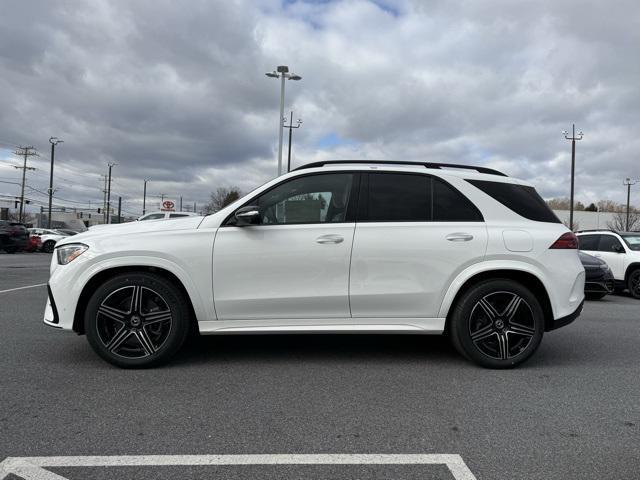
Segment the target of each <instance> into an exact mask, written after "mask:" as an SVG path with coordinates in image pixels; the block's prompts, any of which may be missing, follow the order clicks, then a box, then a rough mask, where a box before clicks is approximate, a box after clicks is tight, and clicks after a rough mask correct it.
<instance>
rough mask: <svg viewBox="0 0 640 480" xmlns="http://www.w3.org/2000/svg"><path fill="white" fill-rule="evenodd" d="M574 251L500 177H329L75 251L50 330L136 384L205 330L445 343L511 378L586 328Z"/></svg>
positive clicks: (455, 172) (75, 240)
mask: <svg viewBox="0 0 640 480" xmlns="http://www.w3.org/2000/svg"><path fill="white" fill-rule="evenodd" d="M577 248H578V242H577V239H576V237H575V235H574V234H573V233H572V232H570V231H569V230H568V229H567V227H565V226H564V225H563V224H562V223H561V222H560V220H558V218H557V217H556V216H555V215H554V214H553V212H552V211H551V210H550V209H549V207H548V206H547V204H546V203H545V202H544V200H543V199H542V198H541V197H540V196H539V195H538V193H537V192H536V190H535V188H534V187H533V186H532V185H530V184H527V183H526V182H523V181H521V180H518V179H515V178H509V177H508V176H506V175H504V174H503V173H501V172H498V171H495V170H492V169H489V168H484V167H471V166H461V165H446V164H433V163H412V162H372V161H361V162H358V161H343V162H321V163H318V164H311V165H307V166H304V167H301V168H299V169H297V170H295V171H293V172H290V173H287V174H285V175H283V176H280V177H278V178H276V179H274V180H271V181H270V182H268V183H267V184H265V185H263V186H261V187H259V188H257V189H256V190H255V191H253V192H251V193H249V194H248V195H246V196H245V197H243V198H241V199H239V200H238V201H236V202H234V203H232V204H231V205H229V206H227V207H225V208H223V209H222V210H220V211H219V212H217V213H215V214H213V215H208V216H205V217H201V216H197V217H195V216H191V215H189V216H186V217H185V218H179V219H175V220H173V221H158V222H153V221H149V222H146V221H143V222H132V223H126V224H121V225H113V226H112V228H105V229H102V230H98V231H95V232H94V231H92V230H90V231H89V232H86V233H83V234H82V235H79V236H78V237H68V238H66V239H64V240H63V241H61V242H60V244H59V245H58V246H56V249H55V250H56V254H55V255H53V258H52V261H51V276H50V278H49V289H48V295H49V301H48V304H47V307H46V310H45V314H44V322H45V323H46V324H47V325H50V326H52V327H55V328H61V329H64V330H70V331H75V332H76V333H80V334H86V335H87V339H88V341H89V343H90V345H91V346H92V348H93V349H94V351H95V352H96V353H97V354H98V355H100V356H101V357H102V358H103V359H105V360H106V361H108V362H111V363H113V364H115V365H118V366H120V367H128V368H132V367H148V366H153V365H157V364H159V363H161V362H163V361H167V360H168V359H169V358H171V356H172V355H174V354H175V353H176V352H177V351H178V349H180V347H181V346H182V345H183V343H184V341H185V338H186V337H187V334H188V332H189V331H191V329H195V328H197V329H198V330H199V332H200V333H201V334H231V333H236V334H242V333H254V334H256V333H258V334H259V333H263V334H264V333H355V332H358V333H367V332H368V333H403V334H411V333H412V334H434V335H438V334H442V333H444V332H446V333H447V334H448V335H449V337H450V338H451V340H452V342H453V344H454V346H455V347H456V349H458V351H459V352H460V353H461V354H462V355H463V356H465V357H466V358H468V359H470V360H472V361H474V362H476V363H477V364H479V365H482V366H485V367H491V368H509V367H513V366H515V365H518V364H520V363H522V362H523V361H525V360H526V359H527V358H529V357H531V355H533V353H534V352H535V351H536V349H537V348H538V346H539V345H540V342H541V341H542V337H543V335H544V332H548V331H550V330H554V329H556V328H560V327H563V326H565V325H567V324H569V323H571V322H572V321H573V320H574V319H575V318H577V317H578V315H580V312H581V310H582V306H583V302H584V278H585V270H584V268H583V267H582V264H581V263H580V259H579V257H578V252H577ZM566 338H567V339H569V338H570V336H568V337H566Z"/></svg>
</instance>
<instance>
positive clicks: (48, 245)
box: [42, 240, 56, 253]
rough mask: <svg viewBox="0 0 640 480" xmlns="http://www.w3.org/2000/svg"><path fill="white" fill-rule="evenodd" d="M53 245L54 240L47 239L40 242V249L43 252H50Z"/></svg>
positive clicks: (54, 243) (54, 244)
mask: <svg viewBox="0 0 640 480" xmlns="http://www.w3.org/2000/svg"><path fill="white" fill-rule="evenodd" d="M55 246H56V242H54V241H53V240H47V241H46V242H44V243H43V244H42V251H43V252H45V253H52V252H53V249H54V248H55Z"/></svg>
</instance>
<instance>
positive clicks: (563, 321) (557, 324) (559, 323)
mask: <svg viewBox="0 0 640 480" xmlns="http://www.w3.org/2000/svg"><path fill="white" fill-rule="evenodd" d="M582 307H584V300H583V301H582V302H580V305H578V308H576V309H575V311H574V312H573V313H570V314H569V315H567V316H566V317H562V318H559V319H557V320H554V321H553V322H551V326H550V327H548V328H547V329H546V331H547V332H549V331H551V330H556V329H558V328H561V327H565V326H567V325H569V324H570V323H571V322H573V321H574V320H575V319H576V318H578V317H579V316H580V314H581V313H582Z"/></svg>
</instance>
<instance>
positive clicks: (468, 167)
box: [294, 160, 508, 177]
mask: <svg viewBox="0 0 640 480" xmlns="http://www.w3.org/2000/svg"><path fill="white" fill-rule="evenodd" d="M349 163H356V164H364V165H366V164H374V165H416V166H417V165H419V166H422V167H425V168H437V169H443V168H462V169H465V170H475V171H476V172H478V173H486V174H489V175H499V176H501V177H507V176H508V175H506V174H504V173H502V172H499V171H498V170H494V169H493V168H487V167H476V166H473V165H459V164H456V163H432V162H398V161H391V160H325V161H322V162H313V163H308V164H306V165H302V166H301V167H298V168H296V169H294V171H295V170H304V169H306V168H316V167H324V166H325V165H339V164H349Z"/></svg>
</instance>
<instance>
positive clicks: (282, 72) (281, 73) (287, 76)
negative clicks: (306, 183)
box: [265, 65, 302, 176]
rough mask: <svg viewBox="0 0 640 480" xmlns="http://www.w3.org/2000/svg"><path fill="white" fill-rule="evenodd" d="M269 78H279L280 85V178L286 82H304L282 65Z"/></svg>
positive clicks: (279, 171) (269, 74)
mask: <svg viewBox="0 0 640 480" xmlns="http://www.w3.org/2000/svg"><path fill="white" fill-rule="evenodd" d="M265 75H266V76H267V77H271V78H279V79H280V81H281V83H280V116H279V119H278V176H280V175H282V126H283V124H284V81H285V80H302V77H301V76H300V75H296V74H295V73H289V67H287V66H286V65H280V66H279V67H278V68H277V69H276V70H275V71H273V72H268V73H265Z"/></svg>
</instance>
